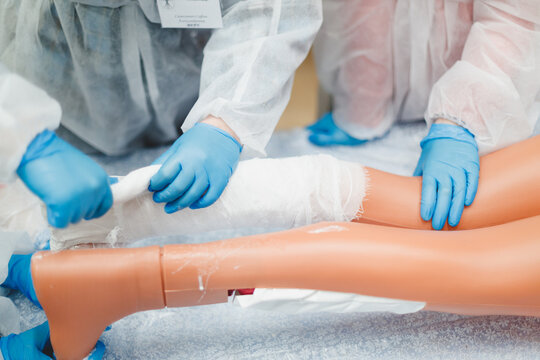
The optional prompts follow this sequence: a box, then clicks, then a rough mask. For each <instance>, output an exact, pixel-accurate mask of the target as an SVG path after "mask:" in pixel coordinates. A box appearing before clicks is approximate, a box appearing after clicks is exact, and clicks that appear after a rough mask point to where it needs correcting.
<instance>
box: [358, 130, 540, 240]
mask: <svg viewBox="0 0 540 360" xmlns="http://www.w3.org/2000/svg"><path fill="white" fill-rule="evenodd" d="M367 176H368V179H369V184H370V185H369V187H368V191H367V195H366V198H365V199H364V202H363V210H362V211H361V217H359V219H357V220H355V221H358V222H365V223H372V224H381V225H388V226H397V227H403V228H409V229H426V230H430V229H431V222H427V221H423V220H422V218H421V217H420V197H421V189H422V178H421V177H407V176H399V175H394V174H389V173H386V172H383V171H379V170H375V169H371V168H368V169H367ZM538 194H540V136H535V137H533V138H530V139H528V140H525V141H522V142H520V143H517V144H514V145H512V146H509V147H507V148H504V149H502V150H499V151H496V152H494V153H491V154H489V155H486V156H483V157H482V158H481V159H480V181H479V185H478V193H477V194H476V198H475V200H474V202H473V204H472V205H471V206H467V207H465V209H464V210H463V215H462V217H461V221H460V222H459V225H458V226H457V227H455V228H450V227H449V226H448V224H446V225H445V227H444V229H446V230H449V229H457V230H467V229H476V228H481V227H488V226H493V225H498V224H504V223H507V222H510V221H514V220H519V219H524V218H527V217H531V216H535V215H540V196H539V195H538Z"/></svg>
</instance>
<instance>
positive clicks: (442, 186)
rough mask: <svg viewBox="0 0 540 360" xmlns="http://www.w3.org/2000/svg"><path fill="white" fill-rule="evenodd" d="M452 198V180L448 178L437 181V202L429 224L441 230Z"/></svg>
mask: <svg viewBox="0 0 540 360" xmlns="http://www.w3.org/2000/svg"><path fill="white" fill-rule="evenodd" d="M451 200H452V180H451V179H450V178H445V179H440V180H438V181H437V203H436V205H435V211H434V212H433V219H432V220H431V226H432V227H433V229H435V230H441V229H442V228H443V226H444V224H445V223H446V219H447V218H448V212H449V211H450V204H451Z"/></svg>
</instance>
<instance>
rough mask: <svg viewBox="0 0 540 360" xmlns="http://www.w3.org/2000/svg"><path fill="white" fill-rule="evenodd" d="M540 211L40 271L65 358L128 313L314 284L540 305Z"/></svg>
mask: <svg viewBox="0 0 540 360" xmlns="http://www.w3.org/2000/svg"><path fill="white" fill-rule="evenodd" d="M539 228H540V217H534V218H529V219H524V220H520V221H517V222H513V223H509V224H504V225H499V226H495V227H491V228H485V229H476V230H468V231H460V232H435V231H423V230H408V229H399V228H395V227H392V228H390V227H383V226H377V225H370V224H357V223H322V224H318V225H312V226H309V227H305V228H301V229H296V230H289V231H285V232H280V233H275V234H263V235H256V236H248V237H243V238H238V239H232V240H227V241H218V242H212V243H207V244H197V245H169V246H165V247H163V248H160V247H158V246H154V247H148V248H140V249H87V250H66V251H63V252H59V253H50V252H48V253H47V252H45V253H38V254H36V255H35V256H34V258H33V260H32V277H33V280H34V285H35V288H36V293H37V295H38V299H39V301H40V303H41V305H42V306H43V309H44V310H45V313H46V314H47V317H48V319H49V324H50V328H51V341H52V344H53V347H54V349H55V353H56V356H57V358H58V359H60V360H63V359H81V358H83V357H84V356H85V355H87V354H88V353H89V352H90V351H91V350H92V348H93V346H94V345H95V343H96V341H97V340H98V338H99V336H100V335H101V333H102V332H103V330H104V329H105V327H106V326H107V325H109V324H111V323H112V322H114V321H117V320H119V319H121V318H122V317H124V316H127V315H129V314H132V313H135V312H138V311H145V310H151V309H161V308H164V307H166V306H167V307H178V306H193V305H202V304H208V303H216V302H226V301H227V290H229V289H243V288H305V289H318V290H328V291H338V292H347V293H358V294H363V295H370V296H378V297H386V298H395V299H402V300H412V301H422V302H426V303H427V304H428V305H427V307H426V309H427V310H435V311H443V312H453V313H459V314H471V315H486V314H499V315H526V316H540V287H539V286H538V279H540V241H538V236H537V234H538V229H539Z"/></svg>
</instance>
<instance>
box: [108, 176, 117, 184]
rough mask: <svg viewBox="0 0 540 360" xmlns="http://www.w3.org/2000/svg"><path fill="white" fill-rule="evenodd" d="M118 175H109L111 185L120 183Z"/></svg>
mask: <svg viewBox="0 0 540 360" xmlns="http://www.w3.org/2000/svg"><path fill="white" fill-rule="evenodd" d="M118 181H119V180H118V177H116V176H109V185H114V184H118Z"/></svg>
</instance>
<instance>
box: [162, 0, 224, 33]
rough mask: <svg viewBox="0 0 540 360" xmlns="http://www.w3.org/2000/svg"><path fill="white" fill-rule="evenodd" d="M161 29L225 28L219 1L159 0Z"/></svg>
mask: <svg viewBox="0 0 540 360" xmlns="http://www.w3.org/2000/svg"><path fill="white" fill-rule="evenodd" d="M157 7H158V11H159V17H160V18H161V27H164V28H181V29H217V28H222V27H223V19H222V17H221V4H220V2H219V0H157Z"/></svg>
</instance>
